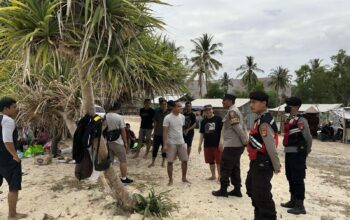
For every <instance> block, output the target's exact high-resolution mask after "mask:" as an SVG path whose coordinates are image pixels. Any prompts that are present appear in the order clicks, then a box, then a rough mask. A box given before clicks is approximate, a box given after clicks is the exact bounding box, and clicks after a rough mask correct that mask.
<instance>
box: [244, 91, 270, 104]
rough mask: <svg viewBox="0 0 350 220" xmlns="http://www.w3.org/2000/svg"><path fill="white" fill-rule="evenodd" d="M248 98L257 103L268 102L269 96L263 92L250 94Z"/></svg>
mask: <svg viewBox="0 0 350 220" xmlns="http://www.w3.org/2000/svg"><path fill="white" fill-rule="evenodd" d="M249 98H250V99H252V100H257V101H266V102H268V101H269V96H268V95H267V94H266V93H265V92H252V93H250V95H249Z"/></svg>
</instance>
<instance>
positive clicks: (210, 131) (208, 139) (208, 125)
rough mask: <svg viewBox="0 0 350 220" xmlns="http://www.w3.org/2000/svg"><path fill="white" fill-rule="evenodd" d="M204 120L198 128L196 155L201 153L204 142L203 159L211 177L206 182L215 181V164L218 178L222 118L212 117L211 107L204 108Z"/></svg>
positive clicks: (221, 149)
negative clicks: (198, 136)
mask: <svg viewBox="0 0 350 220" xmlns="http://www.w3.org/2000/svg"><path fill="white" fill-rule="evenodd" d="M204 112H205V116H206V117H205V118H204V119H203V121H202V123H201V126H200V130H199V132H200V138H199V145H198V153H201V151H202V143H203V140H204V158H205V162H206V163H207V164H209V165H210V171H211V177H209V178H208V180H216V175H215V163H216V167H217V170H218V176H219V177H220V163H221V154H222V151H223V148H222V147H221V148H219V144H220V137H221V130H222V125H223V123H222V118H221V117H220V116H217V115H214V111H213V106H212V105H206V106H204Z"/></svg>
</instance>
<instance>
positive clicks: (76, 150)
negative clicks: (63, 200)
mask: <svg viewBox="0 0 350 220" xmlns="http://www.w3.org/2000/svg"><path fill="white" fill-rule="evenodd" d="M103 121H104V119H103V118H101V117H100V116H98V115H94V116H90V115H88V114H86V115H85V116H84V117H83V118H81V119H80V120H79V122H78V125H77V129H76V130H75V132H74V136H73V159H74V160H75V161H76V167H75V176H76V177H77V178H78V179H79V180H81V179H86V178H88V177H90V176H91V174H92V169H93V163H92V160H91V158H92V156H91V155H90V152H89V150H88V148H90V147H91V146H92V145H93V141H94V139H95V138H98V145H97V149H96V153H95V159H94V165H95V170H97V171H103V170H106V169H108V168H109V166H110V163H111V162H110V153H109V148H108V156H107V158H106V159H104V160H101V161H99V160H98V150H99V147H100V140H101V133H102V123H103ZM91 152H92V155H94V151H93V148H92V151H91Z"/></svg>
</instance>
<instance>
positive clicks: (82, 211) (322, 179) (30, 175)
mask: <svg viewBox="0 0 350 220" xmlns="http://www.w3.org/2000/svg"><path fill="white" fill-rule="evenodd" d="M125 121H126V122H129V123H130V124H131V128H132V130H133V131H134V132H135V133H136V134H137V133H138V127H139V124H138V118H137V117H126V120H125ZM198 137H199V135H198V130H196V135H195V139H194V142H193V150H192V154H191V156H190V160H189V170H188V179H189V181H191V183H192V184H184V183H182V182H181V171H180V162H179V161H177V162H176V163H175V164H174V169H175V170H174V185H173V186H172V187H168V186H167V181H168V177H167V173H166V168H162V167H161V166H160V164H161V157H160V154H159V157H158V159H157V161H156V166H155V167H153V168H147V166H148V165H149V164H150V163H151V155H149V156H148V158H147V159H143V158H142V157H140V158H138V159H130V158H131V155H130V154H129V155H128V158H129V160H128V170H129V171H128V173H129V174H128V175H129V176H130V177H131V178H132V179H134V180H135V182H134V183H133V184H131V185H129V186H126V188H127V190H128V191H129V192H131V193H147V192H148V190H149V189H151V188H152V187H153V188H154V189H155V191H156V192H163V191H168V190H170V192H169V195H170V198H171V200H172V201H173V202H175V203H177V204H178V207H179V209H178V212H176V211H175V212H173V213H172V216H171V217H169V218H168V219H178V220H183V219H193V220H194V219H201V220H210V219H247V220H250V219H253V217H252V216H253V208H252V206H251V200H250V198H249V197H248V196H247V195H246V194H245V191H246V190H245V186H243V188H242V190H243V192H244V195H243V198H233V197H229V198H215V197H213V196H212V195H211V191H212V190H216V189H218V187H219V185H218V184H217V183H216V182H215V181H208V180H205V179H206V178H207V177H209V176H210V171H209V168H208V165H206V164H205V163H204V155H203V152H202V153H201V154H200V155H199V154H198V151H197V146H198ZM281 140H282V138H280V141H281ZM281 146H282V145H281V144H280V145H279V148H278V151H279V155H280V159H281V161H282V164H283V163H284V154H283V151H282V147H281ZM22 163H23V172H24V173H25V175H24V176H23V184H22V186H23V190H22V191H21V192H20V199H19V203H18V210H19V211H20V212H24V213H28V214H29V217H28V218H27V219H35V220H50V219H82V220H95V219H101V220H104V219H134V220H136V219H142V216H141V215H139V214H136V213H135V214H131V215H130V214H126V213H123V212H122V211H121V210H119V209H118V208H117V207H116V204H115V202H114V201H113V199H112V197H111V196H109V194H108V191H106V190H105V189H104V188H102V187H101V186H100V185H99V184H98V183H96V182H91V181H82V182H80V183H79V182H78V181H77V180H76V179H75V177H74V167H75V165H74V164H62V163H58V162H57V160H54V161H53V163H52V164H50V165H48V166H37V165H34V163H33V159H32V158H28V159H23V161H22ZM248 163H249V160H248V156H247V153H244V155H243V156H242V160H241V165H242V180H243V185H244V181H245V178H246V174H247V171H248ZM114 166H115V168H116V169H118V166H117V165H114ZM118 170H119V169H118ZM272 185H273V196H274V201H275V203H276V207H277V212H278V219H286V220H292V219H308V220H312V219H323V220H326V219H327V220H330V219H334V220H338V219H344V220H345V219H350V145H345V144H341V143H334V142H320V141H318V140H314V144H313V148H312V153H311V155H310V157H309V158H308V169H307V178H306V200H305V206H306V209H307V212H308V214H307V215H301V216H294V215H290V214H288V213H287V210H286V209H284V208H282V207H280V205H279V204H280V203H281V202H285V201H286V200H288V199H289V192H288V182H287V180H286V177H285V172H284V169H283V170H282V172H281V173H280V174H278V175H275V176H274V177H273V181H272ZM7 188H8V187H7V184H6V183H4V185H3V186H2V187H1V188H0V190H1V191H3V193H2V194H0V219H7V190H8V189H7Z"/></svg>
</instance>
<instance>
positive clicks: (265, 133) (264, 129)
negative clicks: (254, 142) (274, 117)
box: [261, 125, 267, 137]
mask: <svg viewBox="0 0 350 220" xmlns="http://www.w3.org/2000/svg"><path fill="white" fill-rule="evenodd" d="M261 136H263V137H266V136H267V125H262V126H261Z"/></svg>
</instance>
